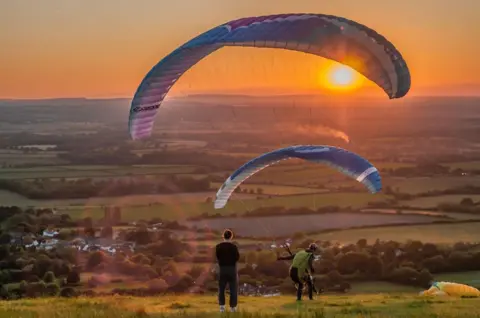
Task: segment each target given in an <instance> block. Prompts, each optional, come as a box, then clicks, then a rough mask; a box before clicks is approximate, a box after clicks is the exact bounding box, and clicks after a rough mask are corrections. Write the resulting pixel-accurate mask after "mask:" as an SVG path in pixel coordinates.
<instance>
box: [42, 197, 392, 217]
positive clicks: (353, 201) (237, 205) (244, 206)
mask: <svg viewBox="0 0 480 318" xmlns="http://www.w3.org/2000/svg"><path fill="white" fill-rule="evenodd" d="M212 195H214V193H213V192H212ZM125 198H128V197H125ZM386 198H387V196H385V195H380V194H377V195H371V194H369V193H327V194H309V195H296V196H283V197H272V198H269V199H258V200H256V199H245V198H242V199H240V198H239V197H238V196H237V194H234V196H233V197H232V200H231V201H229V202H228V204H227V206H226V207H225V208H224V209H221V210H215V209H214V208H213V204H212V203H204V202H203V203H191V202H190V203H185V202H178V203H176V204H162V205H152V206H135V207H133V206H124V207H123V209H122V219H123V220H125V221H135V220H139V219H145V220H147V219H151V218H152V217H160V218H162V219H170V220H174V219H183V218H186V217H189V216H195V215H200V214H202V213H210V214H214V213H220V214H224V215H230V214H233V213H237V214H241V213H244V212H246V211H251V210H253V209H256V208H259V207H273V206H282V207H285V208H295V207H310V208H314V209H318V208H320V207H324V206H333V205H336V206H341V207H352V208H360V207H364V206H366V205H367V204H368V202H373V201H381V200H385V199H386ZM121 200H122V198H118V200H117V201H116V202H117V203H118V204H119V205H120V206H121V202H122V201H121ZM58 202H59V201H55V203H57V204H58ZM92 202H93V201H92ZM42 206H44V207H48V206H49V203H48V201H45V202H42ZM59 210H60V211H62V210H63V211H65V213H69V214H70V215H71V217H72V218H83V217H86V216H90V217H92V218H94V219H98V218H101V217H103V209H102V208H101V207H98V206H97V207H95V206H92V207H88V208H82V207H77V208H75V207H63V208H62V209H59Z"/></svg>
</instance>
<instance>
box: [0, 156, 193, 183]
mask: <svg viewBox="0 0 480 318" xmlns="http://www.w3.org/2000/svg"><path fill="white" fill-rule="evenodd" d="M0 160H1V159H0ZM196 168H197V167H195V166H182V165H148V166H146V165H145V166H45V167H35V168H3V169H0V179H40V178H52V179H61V178H65V179H78V178H113V177H125V176H133V175H162V174H190V173H193V172H194V171H195V169H196Z"/></svg>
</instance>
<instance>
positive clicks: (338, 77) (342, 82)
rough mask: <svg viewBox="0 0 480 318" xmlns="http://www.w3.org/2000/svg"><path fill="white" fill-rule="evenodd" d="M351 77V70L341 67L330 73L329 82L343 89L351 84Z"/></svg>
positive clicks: (352, 79) (352, 75)
mask: <svg viewBox="0 0 480 318" xmlns="http://www.w3.org/2000/svg"><path fill="white" fill-rule="evenodd" d="M353 77H354V74H353V70H352V69H351V68H348V67H346V66H341V67H339V68H336V69H334V70H333V71H332V73H331V74H330V81H331V83H332V84H334V85H338V86H342V87H344V86H349V85H351V84H352V83H353V81H354V78H353Z"/></svg>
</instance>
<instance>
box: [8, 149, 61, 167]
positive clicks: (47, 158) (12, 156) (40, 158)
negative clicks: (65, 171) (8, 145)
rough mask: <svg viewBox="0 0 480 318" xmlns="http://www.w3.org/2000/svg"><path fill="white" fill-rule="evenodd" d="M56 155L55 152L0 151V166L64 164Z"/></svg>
mask: <svg viewBox="0 0 480 318" xmlns="http://www.w3.org/2000/svg"><path fill="white" fill-rule="evenodd" d="M58 153H59V152H57V151H45V152H30V153H26V152H24V151H22V150H11V149H0V166H10V165H23V164H29V165H38V166H42V165H58V164H64V163H65V162H64V161H62V160H60V159H59V158H58V157H57V154H58ZM0 171H2V170H0Z"/></svg>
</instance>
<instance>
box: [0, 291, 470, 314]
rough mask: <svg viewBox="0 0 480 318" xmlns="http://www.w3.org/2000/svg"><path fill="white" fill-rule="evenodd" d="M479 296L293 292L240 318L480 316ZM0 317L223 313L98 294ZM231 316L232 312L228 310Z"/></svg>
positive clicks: (248, 301) (10, 305)
mask: <svg viewBox="0 0 480 318" xmlns="http://www.w3.org/2000/svg"><path fill="white" fill-rule="evenodd" d="M479 304H480V300H479V299H458V298H448V297H442V298H423V297H421V296H417V295H415V294H413V293H396V294H373V295H371V294H358V295H325V296H320V297H319V298H318V299H317V300H314V301H312V302H308V301H305V302H304V303H300V304H298V303H295V301H294V298H293V296H292V295H289V296H280V297H269V298H263V297H259V298H251V297H240V298H239V310H240V312H239V313H237V314H235V317H239V318H247V317H248V318H274V317H275V318H287V317H298V318H300V317H302V318H322V317H336V318H345V317H371V318H400V317H402V318H403V317H418V318H424V317H442V318H453V317H472V318H474V317H480V310H479V309H478V308H479ZM0 316H2V317H11V318H17V317H19V318H20V317H21V318H31V317H32V318H33V317H35V318H46V317H48V318H50V317H79V318H80V317H81V318H91V317H92V318H93V317H117V318H126V317H129V318H133V317H152V318H154V317H156V318H160V317H163V318H169V317H177V318H180V317H184V318H189V317H197V318H208V317H218V316H219V313H218V305H217V298H216V297H215V296H213V295H211V296H208V295H205V296H198V295H178V296H163V297H145V298H137V297H121V296H115V297H95V298H78V299H60V298H45V299H28V300H27V299H25V300H16V301H9V302H0ZM225 316H230V315H228V314H226V315H225Z"/></svg>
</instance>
